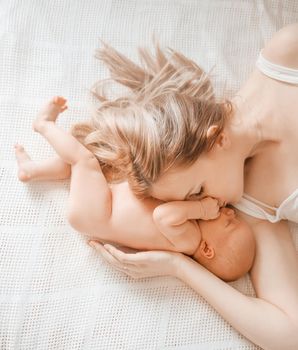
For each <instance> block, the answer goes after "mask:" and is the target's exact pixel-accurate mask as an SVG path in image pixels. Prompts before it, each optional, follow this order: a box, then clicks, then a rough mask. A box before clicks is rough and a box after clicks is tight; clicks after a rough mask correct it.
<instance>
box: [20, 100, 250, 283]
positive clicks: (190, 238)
mask: <svg viewBox="0 0 298 350" xmlns="http://www.w3.org/2000/svg"><path fill="white" fill-rule="evenodd" d="M66 108H67V106H66V100H65V99H64V98H62V97H54V98H53V99H52V100H51V101H50V102H48V103H47V104H46V105H45V107H44V108H43V109H42V111H41V112H40V113H39V114H38V116H37V118H36V119H35V121H34V123H33V129H34V130H35V131H36V132H39V133H40V134H41V135H43V136H44V137H45V138H46V139H47V140H48V141H49V142H50V144H51V145H52V146H53V147H54V149H55V150H56V152H57V154H58V155H59V156H60V157H61V158H59V157H58V158H53V159H49V160H46V161H43V162H42V163H36V162H33V161H32V160H31V158H30V157H29V155H28V154H27V153H26V151H25V149H24V148H23V147H22V146H21V145H16V146H15V154H16V158H17V162H18V166H19V169H18V177H19V179H20V180H21V181H23V182H28V181H33V180H35V181H37V180H45V179H46V180H52V179H65V178H68V177H70V178H71V187H70V197H69V213H68V217H69V219H70V223H71V224H72V226H73V227H74V228H76V229H77V230H79V231H82V230H83V231H84V233H85V234H87V235H89V236H90V238H92V239H98V240H100V241H105V242H113V243H117V244H121V245H126V246H129V247H131V248H137V249H142V250H151V249H165V250H169V251H176V252H182V253H185V254H187V255H190V256H193V258H194V259H195V260H197V261H200V263H202V264H203V265H204V266H206V267H207V268H209V269H211V270H212V271H213V272H214V273H216V274H217V275H218V276H220V277H223V278H224V279H225V280H233V279H236V278H239V277H241V275H243V274H244V273H246V272H247V271H248V270H249V269H250V267H251V266H252V263H253V259H254V253H255V251H254V246H255V242H254V239H253V236H252V232H251V230H250V228H249V226H248V225H246V224H245V222H242V221H241V220H238V219H237V218H236V217H235V212H234V210H233V209H229V208H221V210H220V212H219V211H218V210H219V207H218V203H217V201H216V200H214V199H212V198H205V199H203V200H201V201H195V200H192V201H184V202H181V201H175V202H171V203H164V202H162V201H159V200H157V199H153V198H148V199H144V200H140V199H138V198H136V197H135V196H134V195H133V193H132V192H131V190H130V189H129V186H128V184H127V183H126V182H123V183H121V184H114V185H109V184H108V183H107V182H106V180H105V178H104V176H103V174H102V172H101V169H100V166H99V163H98V162H97V160H96V159H95V158H94V156H93V154H92V153H91V152H89V151H88V150H87V149H86V148H85V147H83V146H82V145H81V144H80V143H79V142H78V141H77V140H76V139H75V138H74V137H73V136H72V135H70V134H67V133H66V132H64V131H63V130H61V129H60V128H59V127H58V126H57V125H56V124H55V121H56V119H57V117H58V115H59V113H62V112H63V111H64V110H66ZM74 150H75V152H74ZM63 162H64V164H67V166H64V165H63ZM82 213H83V214H84V215H82ZM131 213H133V214H134V215H131ZM95 219H96V222H95V221H94V220H95ZM199 219H205V220H208V219H213V220H210V221H201V222H199ZM90 223H91V225H90ZM248 247H250V248H251V249H248ZM231 249H233V251H234V252H236V254H238V257H237V260H233V259H234V258H235V256H234V255H233V256H232V255H231V256H230V251H231ZM231 260H233V261H234V262H235V264H234V266H231V264H229V261H231ZM225 261H226V263H225Z"/></svg>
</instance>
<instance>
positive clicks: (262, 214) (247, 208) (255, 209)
mask: <svg viewBox="0 0 298 350" xmlns="http://www.w3.org/2000/svg"><path fill="white" fill-rule="evenodd" d="M233 206H234V207H235V208H236V209H239V210H240V211H243V212H244V213H246V214H248V215H250V216H253V217H255V218H258V219H263V220H268V221H270V222H272V223H274V222H277V221H279V220H280V219H279V218H278V216H275V215H271V214H269V213H267V212H266V211H265V210H264V209H263V208H260V207H259V206H258V205H257V204H255V203H253V202H251V201H249V200H248V199H246V198H244V197H242V198H241V199H240V201H239V202H238V203H236V204H233Z"/></svg>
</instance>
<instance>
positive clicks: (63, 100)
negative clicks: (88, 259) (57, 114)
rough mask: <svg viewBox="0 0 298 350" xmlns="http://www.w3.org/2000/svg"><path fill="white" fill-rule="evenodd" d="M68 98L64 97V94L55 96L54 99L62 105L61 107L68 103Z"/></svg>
mask: <svg viewBox="0 0 298 350" xmlns="http://www.w3.org/2000/svg"><path fill="white" fill-rule="evenodd" d="M66 101H67V100H66V98H64V97H62V96H55V97H54V99H53V102H54V103H55V104H56V105H58V106H60V107H63V106H64V105H65V103H66Z"/></svg>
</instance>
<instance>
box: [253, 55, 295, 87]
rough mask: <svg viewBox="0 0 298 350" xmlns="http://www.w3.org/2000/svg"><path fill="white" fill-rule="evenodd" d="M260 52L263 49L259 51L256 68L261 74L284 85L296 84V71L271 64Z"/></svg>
mask: <svg viewBox="0 0 298 350" xmlns="http://www.w3.org/2000/svg"><path fill="white" fill-rule="evenodd" d="M262 51H263V49H262V50H261V51H260V53H259V57H258V59H257V62H256V66H257V67H258V68H259V69H260V71H261V72H263V73H264V74H265V75H268V76H269V77H271V78H274V79H277V80H280V81H284V82H286V83H290V84H298V69H293V68H288V67H284V66H280V65H279V64H275V63H272V62H270V61H268V60H267V59H266V58H265V57H264V56H263V55H262Z"/></svg>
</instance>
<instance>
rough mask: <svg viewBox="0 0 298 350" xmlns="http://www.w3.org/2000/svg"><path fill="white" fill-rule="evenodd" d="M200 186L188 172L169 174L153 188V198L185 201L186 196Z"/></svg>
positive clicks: (161, 178) (181, 171)
mask: <svg viewBox="0 0 298 350" xmlns="http://www.w3.org/2000/svg"><path fill="white" fill-rule="evenodd" d="M196 185H199V184H198V181H197V180H196V179H195V178H194V177H193V176H192V174H191V173H190V172H189V171H187V170H180V171H171V172H167V173H166V174H164V175H163V176H161V177H160V179H158V180H157V181H156V182H155V183H154V184H153V185H152V187H151V191H150V194H151V196H152V197H155V198H159V199H162V200H184V199H185V196H186V194H187V193H188V192H189V191H190V190H191V189H192V188H194V187H195V186H196Z"/></svg>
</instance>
